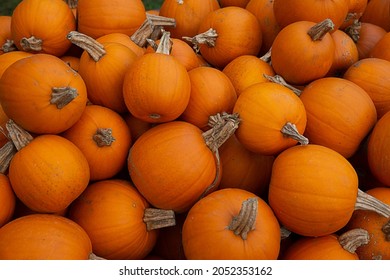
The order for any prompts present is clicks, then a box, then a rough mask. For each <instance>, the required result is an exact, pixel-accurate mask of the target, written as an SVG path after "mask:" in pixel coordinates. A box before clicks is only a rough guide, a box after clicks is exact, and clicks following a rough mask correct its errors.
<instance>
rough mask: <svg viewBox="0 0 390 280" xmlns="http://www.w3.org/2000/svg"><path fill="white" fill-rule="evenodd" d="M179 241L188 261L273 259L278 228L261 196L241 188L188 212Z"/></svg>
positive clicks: (209, 198) (206, 199) (219, 194)
mask: <svg viewBox="0 0 390 280" xmlns="http://www.w3.org/2000/svg"><path fill="white" fill-rule="evenodd" d="M182 239H183V249H184V254H185V256H186V258H187V259H189V260H195V259H198V260H211V259H214V260H216V259H219V260H222V259H237V260H243V259H256V260H258V259H266V260H276V259H277V257H278V255H279V250H280V227H279V223H278V221H277V219H276V217H275V215H274V213H273V212H272V210H271V208H270V207H269V205H268V204H267V203H266V202H265V201H264V200H262V199H261V198H260V197H258V196H256V195H254V194H253V193H251V192H248V191H245V190H241V189H234V188H232V189H223V190H217V191H215V192H213V193H211V194H209V195H208V196H206V197H204V198H202V199H201V200H199V201H198V202H197V203H196V204H195V205H194V206H193V207H192V208H191V209H190V210H189V212H188V214H187V217H186V219H185V221H184V225H183V232H182Z"/></svg>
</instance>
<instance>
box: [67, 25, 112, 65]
mask: <svg viewBox="0 0 390 280" xmlns="http://www.w3.org/2000/svg"><path fill="white" fill-rule="evenodd" d="M67 38H68V40H70V41H71V42H72V44H74V45H76V46H78V47H80V48H82V49H83V50H84V51H86V52H88V54H89V55H90V56H91V57H92V59H93V60H94V61H96V62H98V61H99V60H100V59H101V58H102V57H103V56H104V55H105V54H106V50H105V49H104V46H103V45H102V44H101V43H99V42H98V41H96V40H95V39H93V38H92V37H90V36H88V35H85V34H83V33H80V32H78V31H71V32H69V33H68V35H67Z"/></svg>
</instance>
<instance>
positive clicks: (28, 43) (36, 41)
mask: <svg viewBox="0 0 390 280" xmlns="http://www.w3.org/2000/svg"><path fill="white" fill-rule="evenodd" d="M42 44H43V41H42V39H40V38H36V37H35V36H31V37H30V38H26V37H23V38H22V39H21V40H20V45H21V47H22V49H23V50H24V51H26V52H40V51H42Z"/></svg>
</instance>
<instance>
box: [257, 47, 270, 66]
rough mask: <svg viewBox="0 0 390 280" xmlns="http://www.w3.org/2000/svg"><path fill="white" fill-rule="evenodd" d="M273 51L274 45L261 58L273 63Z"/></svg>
mask: <svg viewBox="0 0 390 280" xmlns="http://www.w3.org/2000/svg"><path fill="white" fill-rule="evenodd" d="M271 53H272V47H271V48H270V49H269V50H268V52H266V53H265V54H264V55H263V56H262V57H260V59H261V60H263V61H264V62H267V63H268V64H270V63H271Z"/></svg>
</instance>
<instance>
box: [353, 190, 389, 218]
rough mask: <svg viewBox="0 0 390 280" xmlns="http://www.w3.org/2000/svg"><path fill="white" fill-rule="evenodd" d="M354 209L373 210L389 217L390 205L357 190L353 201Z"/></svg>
mask: <svg viewBox="0 0 390 280" xmlns="http://www.w3.org/2000/svg"><path fill="white" fill-rule="evenodd" d="M355 210H368V211H373V212H375V213H377V214H379V215H382V216H384V217H386V218H389V217H390V206H389V205H387V204H385V203H383V202H382V201H380V200H379V199H377V198H375V197H373V196H371V195H369V194H367V193H365V192H363V191H362V190H360V189H359V190H358V196H357V199H356V203H355Z"/></svg>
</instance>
